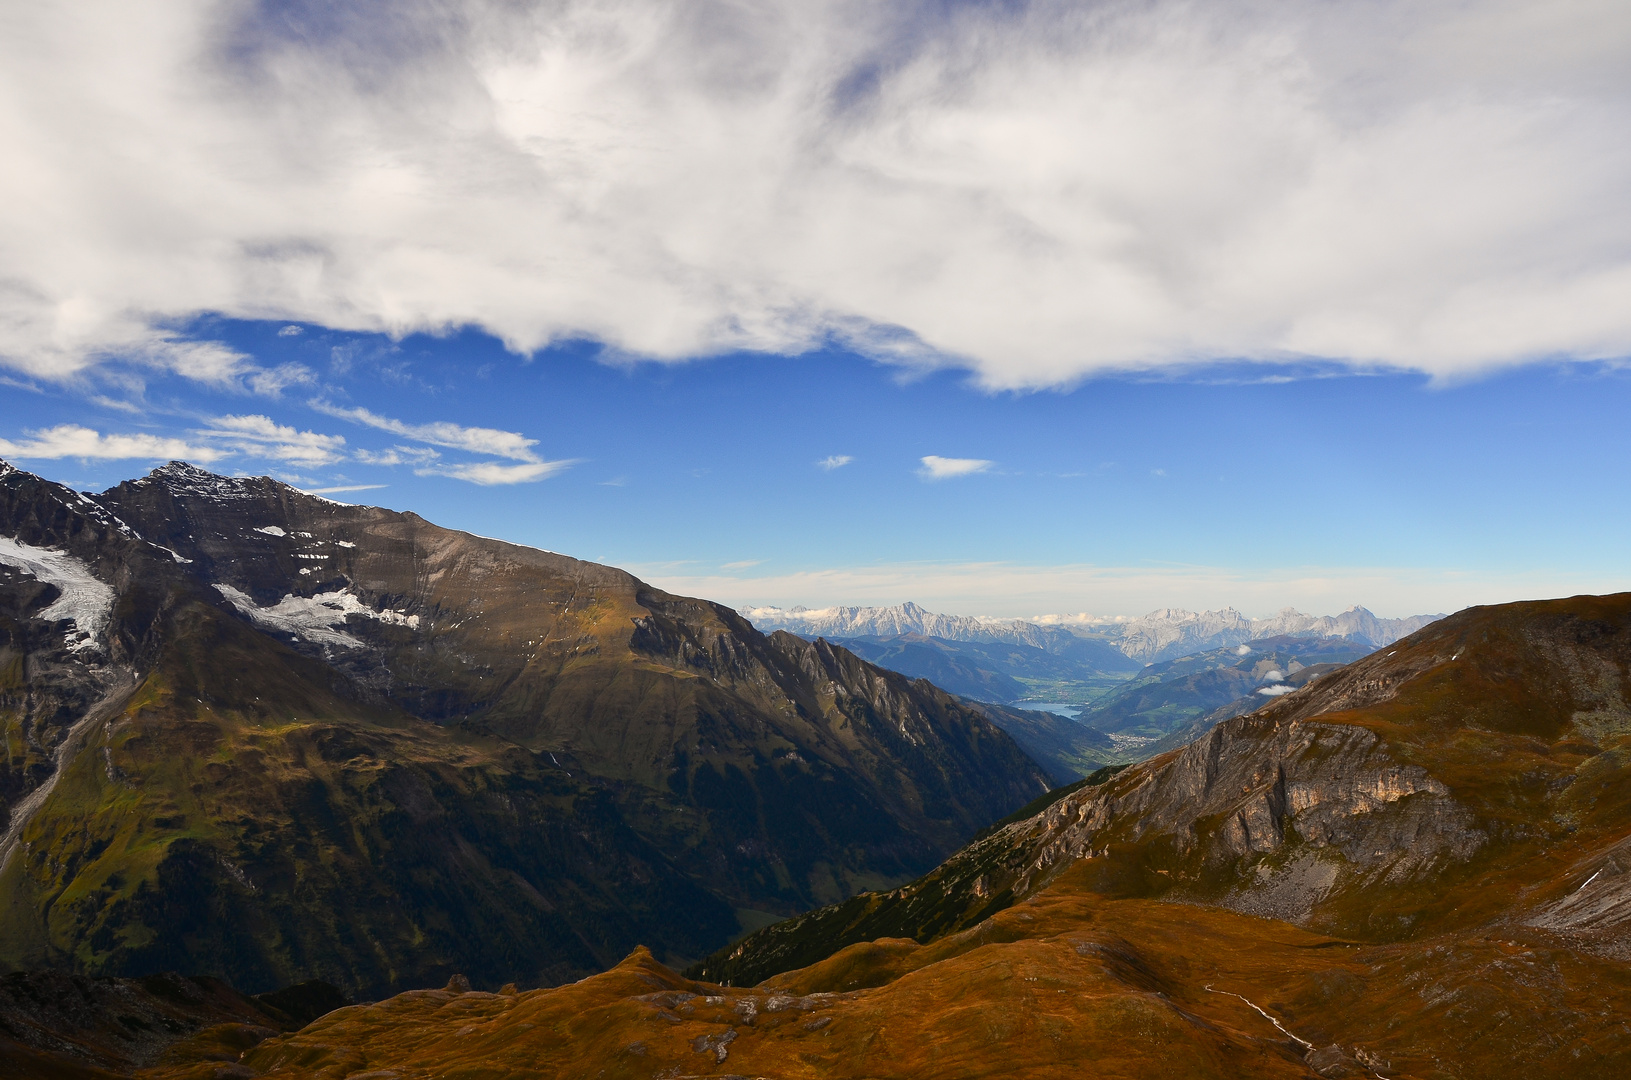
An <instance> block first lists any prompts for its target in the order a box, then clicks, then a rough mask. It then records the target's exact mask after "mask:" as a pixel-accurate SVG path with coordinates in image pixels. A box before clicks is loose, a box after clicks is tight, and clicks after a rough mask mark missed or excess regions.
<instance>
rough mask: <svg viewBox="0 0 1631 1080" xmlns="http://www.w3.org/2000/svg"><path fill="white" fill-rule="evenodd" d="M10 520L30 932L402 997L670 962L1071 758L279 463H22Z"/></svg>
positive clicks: (6, 480) (940, 697)
mask: <svg viewBox="0 0 1631 1080" xmlns="http://www.w3.org/2000/svg"><path fill="white" fill-rule="evenodd" d="M0 538H3V539H0V736H3V744H4V752H5V757H4V759H3V760H0V799H3V815H0V831H3V837H4V838H3V840H0V961H3V962H4V963H5V964H7V965H9V966H12V967H19V968H39V967H55V968H61V969H66V970H71V971H76V972H81V973H85V974H89V975H107V976H126V975H130V976H141V975H146V974H149V973H151V972H153V971H157V970H163V969H178V970H182V971H186V972H189V973H196V974H204V975H211V976H217V977H220V978H223V979H226V980H228V981H229V982H231V983H232V984H233V985H234V986H236V987H238V988H239V989H240V990H244V991H247V992H258V991H264V990H270V989H273V988H275V987H277V986H281V985H285V984H289V983H296V982H300V981H303V980H309V979H313V978H321V979H326V980H327V981H329V982H330V983H333V984H335V985H336V986H339V987H341V988H342V989H344V990H345V991H346V992H349V993H361V994H368V995H378V994H381V993H388V992H392V991H394V990H398V989H402V988H407V987H415V986H424V985H429V984H432V983H437V984H439V983H440V982H442V981H445V980H446V979H447V978H448V976H449V975H450V974H451V973H453V972H455V971H457V972H461V973H464V974H467V975H469V976H470V977H471V978H474V979H476V980H477V981H478V983H479V984H482V985H487V986H497V985H499V984H500V983H502V982H506V981H517V982H521V983H523V984H530V985H548V984H552V983H557V982H561V981H563V980H569V979H574V978H578V977H581V976H583V975H587V974H590V973H592V972H595V971H599V970H601V969H603V968H604V967H606V966H607V965H608V964H610V963H613V962H615V961H616V960H617V959H618V958H619V957H621V956H622V955H624V954H625V953H626V952H627V951H628V950H629V949H630V948H632V947H633V946H634V945H635V944H636V943H645V944H649V945H650V946H651V947H652V948H653V949H654V950H656V952H657V954H658V955H659V956H661V957H664V958H666V959H668V960H670V961H671V962H674V963H680V962H683V961H684V960H685V959H686V958H687V957H690V958H695V957H698V956H701V955H703V954H704V953H706V952H708V951H710V950H711V949H713V948H715V947H717V946H718V945H721V944H723V943H724V942H725V941H727V940H728V939H729V938H731V937H732V936H734V935H735V934H737V933H739V932H740V931H741V930H742V929H743V928H744V927H747V926H752V925H762V924H763V923H764V922H765V921H768V920H771V919H774V918H776V917H778V916H784V915H791V914H793V913H795V912H797V911H801V910H804V909H807V908H809V907H810V906H812V905H814V904H819V903H824V902H830V901H834V900H838V899H841V898H843V897H844V896H847V895H850V894H851V893H853V892H854V891H855V890H856V889H858V888H867V887H879V886H882V885H885V884H887V883H890V882H893V881H901V880H905V879H909V878H911V877H913V876H915V875H916V874H919V873H922V872H923V871H924V870H927V869H929V868H930V867H932V866H934V865H935V864H936V863H937V862H939V861H940V860H941V859H942V858H944V857H945V856H946V855H948V854H950V853H951V852H952V851H954V850H955V849H956V848H957V847H958V846H959V845H960V844H961V843H963V842H964V841H966V840H967V839H968V837H969V836H971V835H972V834H973V833H974V832H975V831H976V830H978V829H979V828H980V827H982V826H984V825H986V824H988V823H989V822H990V821H992V820H994V819H995V818H998V817H1000V816H1002V815H1003V814H1005V813H1008V812H1009V811H1011V810H1013V809H1014V808H1015V807H1018V806H1020V805H1022V804H1024V803H1025V802H1026V801H1028V800H1030V799H1032V798H1033V797H1035V796H1036V795H1038V794H1040V793H1041V792H1043V791H1045V790H1047V788H1048V781H1047V778H1046V776H1045V775H1044V773H1043V772H1042V771H1041V770H1040V769H1039V768H1038V766H1037V765H1036V764H1035V763H1034V762H1033V761H1032V760H1031V759H1030V758H1029V757H1027V755H1026V754H1025V753H1024V752H1023V751H1022V750H1020V748H1019V747H1018V746H1017V745H1016V744H1015V742H1014V741H1013V740H1012V739H1011V738H1010V737H1009V736H1008V735H1007V734H1005V733H1004V732H1003V731H1002V730H1001V729H1000V728H999V727H997V726H996V725H994V724H993V723H992V722H991V721H990V719H988V717H987V715H986V714H985V713H984V712H983V711H981V710H980V709H978V708H975V707H973V706H970V705H968V704H966V703H964V702H963V701H961V700H959V699H958V698H956V697H954V696H952V695H950V694H947V693H945V692H944V691H941V690H939V689H937V688H935V687H934V686H932V685H931V684H929V683H927V682H923V681H914V680H911V679H908V678H906V677H904V676H901V675H898V674H895V673H892V672H888V671H885V670H882V669H880V668H877V667H874V666H872V665H870V664H867V663H866V662H864V661H862V660H861V659H859V658H857V657H855V656H854V655H853V654H851V653H849V652H847V651H845V650H843V649H841V648H837V647H835V646H832V645H830V644H828V643H826V642H816V643H811V642H807V641H804V640H802V639H800V638H798V637H796V636H794V635H791V634H786V633H777V634H772V635H769V636H766V635H764V634H761V633H760V632H758V631H757V630H755V629H754V628H753V627H752V626H751V625H750V624H748V623H747V622H746V621H745V620H743V619H742V618H741V617H740V616H738V615H737V614H736V613H735V612H733V611H731V610H730V609H728V608H724V607H721V606H719V605H716V604H711V603H708V602H707V601H702V600H693V599H689V598H685V597H679V596H673V595H670V594H667V593H664V592H662V591H660V590H657V589H654V588H651V587H650V586H647V585H645V584H644V583H643V582H641V581H639V580H638V579H636V578H634V577H632V576H631V575H629V574H626V573H624V572H622V571H619V570H616V569H613V568H611V567H606V566H600V565H596V564H593V563H586V562H581V561H579V560H576V559H572V558H568V557H566V556H563V555H556V554H552V553H549V552H544V551H538V550H534V549H530V548H524V547H518V546H516V545H512V544H506V543H502V542H500V541H496V540H486V539H482V538H480V537H475V536H471V535H469V534H466V533H459V532H454V531H451V530H447V529H442V528H439V527H437V526H435V525H432V524H430V523H429V522H426V521H424V520H423V519H421V518H419V517H417V516H416V515H414V514H411V513H397V512H394V511H390V510H384V509H379V508H374V507H358V506H346V505H342V504H339V503H335V502H331V501H329V500H326V499H323V498H320V497H317V496H313V495H307V494H304V493H302V492H299V491H297V490H295V489H294V488H291V487H289V486H287V485H284V484H281V483H279V482H276V481H273V480H270V479H266V478H264V477H263V478H229V477H223V476H218V475H215V474H212V473H208V472H206V471H203V470H200V469H196V468H194V467H192V466H188V465H184V464H181V463H171V464H170V465H167V466H165V467H163V468H160V469H157V470H155V471H154V472H152V473H151V474H149V475H148V476H146V477H143V478H141V479H138V480H135V481H131V482H126V483H124V484H121V485H119V486H117V487H115V488H113V489H111V490H109V491H106V492H103V493H101V494H97V495H92V494H86V493H80V492H76V491H73V490H71V489H69V488H66V487H63V486H61V485H58V484H54V483H50V482H48V481H45V480H42V479H41V478H39V477H37V476H33V475H31V474H29V473H26V472H22V471H19V470H16V469H13V468H11V467H9V466H5V467H3V468H0Z"/></svg>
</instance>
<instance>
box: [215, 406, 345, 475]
mask: <svg viewBox="0 0 1631 1080" xmlns="http://www.w3.org/2000/svg"><path fill="white" fill-rule="evenodd" d="M193 434H195V435H198V436H201V437H203V438H209V439H219V440H222V441H224V442H226V443H227V444H228V445H230V446H232V447H233V448H234V449H236V450H238V451H240V452H242V453H245V454H250V455H253V456H255V457H263V458H270V459H272V460H274V461H287V462H291V463H293V464H296V465H332V464H334V463H335V462H337V461H343V460H344V459H345V438H344V437H343V436H340V435H323V434H320V433H318V432H315V431H301V430H299V429H298V428H294V427H290V426H289V425H287V424H279V423H276V422H275V421H273V420H272V418H271V417H269V416H217V417H215V418H214V419H212V420H210V421H209V426H208V427H206V428H203V429H200V430H198V431H195V432H193Z"/></svg>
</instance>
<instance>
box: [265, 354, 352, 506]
mask: <svg viewBox="0 0 1631 1080" xmlns="http://www.w3.org/2000/svg"><path fill="white" fill-rule="evenodd" d="M304 332H305V331H304V330H302V329H301V328H300V327H298V326H294V325H289V326H285V327H284V328H283V329H281V330H279V331H278V332H277V336H278V337H299V336H300V335H301V334H302V333H304ZM334 490H336V491H338V490H340V489H339V488H335V489H334Z"/></svg>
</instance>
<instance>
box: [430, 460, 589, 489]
mask: <svg viewBox="0 0 1631 1080" xmlns="http://www.w3.org/2000/svg"><path fill="white" fill-rule="evenodd" d="M575 464H577V462H576V461H575V460H566V461H534V462H531V463H529V464H526V465H500V464H498V463H497V462H492V461H481V462H475V463H472V464H464V465H431V466H427V467H426V468H423V469H415V470H414V473H415V474H416V475H418V476H450V477H452V478H453V479H455V480H468V481H470V483H472V484H482V485H493V484H525V483H529V482H531V481H533V480H543V479H546V478H548V477H551V476H554V475H555V474H556V473H558V472H560V471H562V470H563V469H566V468H569V467H571V466H573V465H575Z"/></svg>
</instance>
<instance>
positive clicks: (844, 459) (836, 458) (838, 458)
mask: <svg viewBox="0 0 1631 1080" xmlns="http://www.w3.org/2000/svg"><path fill="white" fill-rule="evenodd" d="M854 460H855V459H854V458H852V457H850V456H849V455H848V454H833V455H831V456H829V457H824V458H822V459H821V460H820V461H818V462H816V465H818V466H819V467H821V468H823V469H826V470H827V471H828V472H832V471H833V470H834V469H842V468H843V467H844V466H845V465H848V464H849V463H850V462H852V461H854Z"/></svg>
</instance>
